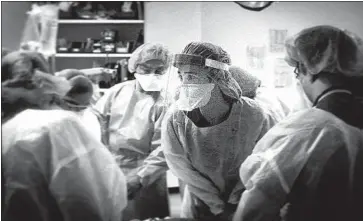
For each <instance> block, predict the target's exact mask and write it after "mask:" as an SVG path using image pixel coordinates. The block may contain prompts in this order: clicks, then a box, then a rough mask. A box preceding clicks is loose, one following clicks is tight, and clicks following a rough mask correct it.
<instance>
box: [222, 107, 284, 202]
mask: <svg viewBox="0 0 363 221" xmlns="http://www.w3.org/2000/svg"><path fill="white" fill-rule="evenodd" d="M261 110H262V111H263V123H262V126H261V129H260V134H259V136H258V139H257V141H256V143H257V142H258V141H259V140H260V139H261V138H262V137H263V136H264V135H265V134H266V133H267V132H268V131H269V130H270V129H271V128H272V127H273V126H274V125H275V124H276V123H277V119H276V118H274V117H273V116H272V114H271V113H269V112H267V111H265V110H264V109H261ZM244 190H245V186H244V185H243V183H242V182H241V181H239V182H238V183H237V185H236V186H235V188H234V189H233V191H232V192H231V194H230V197H229V199H228V202H229V203H231V204H238V202H239V200H240V196H241V194H242V192H243V191H244Z"/></svg>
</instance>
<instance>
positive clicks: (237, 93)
mask: <svg viewBox="0 0 363 221" xmlns="http://www.w3.org/2000/svg"><path fill="white" fill-rule="evenodd" d="M172 64H173V67H174V71H170V72H169V73H168V83H167V86H168V94H169V97H173V102H174V103H176V106H177V108H178V109H180V110H184V111H191V110H193V109H196V108H199V107H203V106H205V105H206V104H207V103H208V102H209V100H210V98H211V93H212V91H213V89H214V88H215V87H218V88H219V89H220V90H221V92H222V94H223V95H225V96H226V97H229V98H231V99H234V100H239V98H240V97H241V95H242V90H241V88H240V87H239V85H238V83H237V82H236V80H235V79H234V78H233V77H232V75H231V73H230V72H229V65H228V64H227V63H223V62H219V61H216V60H213V59H208V58H207V59H206V58H204V57H202V56H200V55H190V54H176V55H175V56H174V60H173V61H172Z"/></svg>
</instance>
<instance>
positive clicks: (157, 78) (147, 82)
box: [135, 74, 165, 91]
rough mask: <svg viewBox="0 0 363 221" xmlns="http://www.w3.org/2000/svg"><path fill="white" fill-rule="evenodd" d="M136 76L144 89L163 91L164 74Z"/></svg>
mask: <svg viewBox="0 0 363 221" xmlns="http://www.w3.org/2000/svg"><path fill="white" fill-rule="evenodd" d="M135 78H136V80H137V81H138V82H139V83H140V85H141V87H142V89H143V90H144V91H161V89H162V88H163V84H164V83H165V82H164V75H156V74H135Z"/></svg>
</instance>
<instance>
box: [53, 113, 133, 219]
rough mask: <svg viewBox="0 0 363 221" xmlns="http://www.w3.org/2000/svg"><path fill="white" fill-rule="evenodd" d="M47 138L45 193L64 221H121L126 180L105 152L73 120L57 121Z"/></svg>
mask: <svg viewBox="0 0 363 221" xmlns="http://www.w3.org/2000/svg"><path fill="white" fill-rule="evenodd" d="M72 117H73V116H72ZM49 137H50V140H51V147H52V151H51V152H52V156H51V158H50V159H51V163H52V167H51V168H52V170H51V179H50V187H49V189H50V191H51V192H52V193H53V195H54V197H55V199H56V201H57V203H58V205H59V207H60V209H61V212H62V214H63V216H64V220H66V221H73V220H74V221H76V220H95V221H96V220H97V221H98V220H112V221H113V220H114V221H116V220H117V221H119V220H121V216H122V210H123V209H124V208H125V207H126V204H127V198H126V196H127V194H126V178H125V176H124V175H123V173H122V172H121V170H120V169H119V168H118V165H117V164H116V162H115V160H114V159H113V157H112V155H111V154H110V153H109V152H108V151H107V149H106V148H105V147H104V146H103V145H102V144H101V143H100V142H99V141H97V140H96V139H95V138H94V137H92V136H90V135H89V133H87V132H86V131H85V128H84V127H83V126H82V125H81V122H80V121H79V120H78V119H77V118H76V119H74V118H71V117H68V118H67V119H61V120H60V122H59V123H58V125H55V126H54V127H53V129H52V130H51V132H50V134H49Z"/></svg>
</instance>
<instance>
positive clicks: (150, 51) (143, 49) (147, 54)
mask: <svg viewBox="0 0 363 221" xmlns="http://www.w3.org/2000/svg"><path fill="white" fill-rule="evenodd" d="M155 59H156V60H160V61H162V62H163V63H164V70H166V69H168V67H169V65H170V59H171V54H170V52H169V50H168V49H167V48H166V47H165V46H164V45H162V44H158V43H146V44H143V45H141V46H140V47H138V48H137V49H136V50H135V51H134V52H133V53H132V55H131V57H130V59H129V65H128V68H129V71H130V72H131V73H135V71H136V68H137V66H138V65H140V64H142V63H145V62H147V61H150V60H155Z"/></svg>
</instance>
